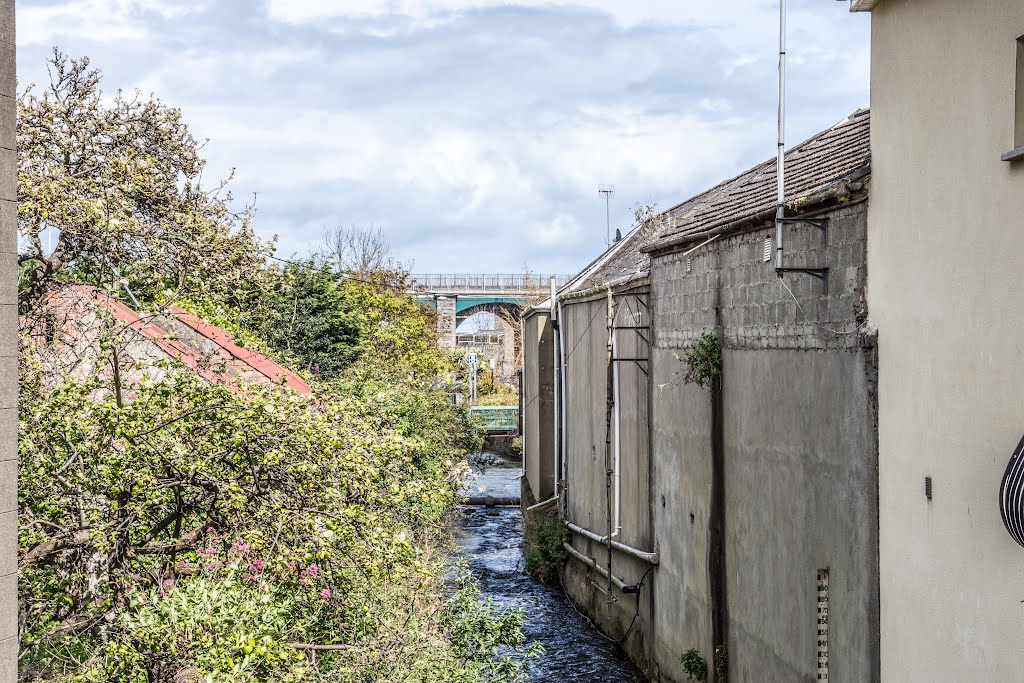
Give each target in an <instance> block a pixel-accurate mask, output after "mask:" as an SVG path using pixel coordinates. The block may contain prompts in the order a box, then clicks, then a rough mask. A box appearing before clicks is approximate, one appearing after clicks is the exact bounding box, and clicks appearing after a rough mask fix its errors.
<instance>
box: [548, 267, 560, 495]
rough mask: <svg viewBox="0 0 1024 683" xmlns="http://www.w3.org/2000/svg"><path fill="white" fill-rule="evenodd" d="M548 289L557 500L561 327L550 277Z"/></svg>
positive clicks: (553, 466) (553, 464)
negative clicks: (559, 338)
mask: <svg viewBox="0 0 1024 683" xmlns="http://www.w3.org/2000/svg"><path fill="white" fill-rule="evenodd" d="M548 287H549V289H550V298H549V299H548V317H549V318H550V319H551V328H552V333H553V339H552V354H553V355H552V358H551V362H552V363H554V369H555V377H554V390H555V396H554V398H555V399H556V400H555V401H554V402H553V403H552V409H553V410H554V413H555V414H554V415H553V417H554V419H553V420H552V422H553V425H552V427H553V429H554V433H553V434H552V437H553V438H552V441H551V459H552V462H551V477H552V478H553V479H554V480H555V481H554V489H553V490H554V494H555V496H554V497H555V498H558V494H559V481H558V479H559V476H558V475H559V472H558V470H559V457H558V455H559V453H558V444H559V436H560V435H559V429H558V422H559V417H560V416H559V414H558V412H559V411H558V401H557V398H558V395H559V393H560V392H561V389H562V387H561V382H559V379H558V357H559V355H560V353H559V343H558V334H557V332H558V328H559V327H561V325H559V320H558V306H557V305H556V300H555V299H556V297H557V295H558V290H557V288H556V286H555V278H554V277H552V278H551V279H550V280H548Z"/></svg>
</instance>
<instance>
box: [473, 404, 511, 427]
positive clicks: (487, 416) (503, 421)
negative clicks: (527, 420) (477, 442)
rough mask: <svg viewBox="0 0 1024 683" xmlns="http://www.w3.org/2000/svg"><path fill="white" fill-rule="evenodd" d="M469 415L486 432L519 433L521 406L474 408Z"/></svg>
mask: <svg viewBox="0 0 1024 683" xmlns="http://www.w3.org/2000/svg"><path fill="white" fill-rule="evenodd" d="M469 414H470V416H471V417H473V418H475V419H476V420H477V421H478V422H479V423H480V425H481V428H482V429H483V431H485V432H488V433H492V432H516V431H519V406H473V407H472V408H470V409H469Z"/></svg>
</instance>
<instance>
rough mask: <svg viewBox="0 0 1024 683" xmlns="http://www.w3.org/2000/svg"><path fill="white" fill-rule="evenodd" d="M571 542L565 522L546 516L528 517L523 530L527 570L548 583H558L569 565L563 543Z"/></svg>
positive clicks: (535, 515)
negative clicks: (567, 564) (561, 569)
mask: <svg viewBox="0 0 1024 683" xmlns="http://www.w3.org/2000/svg"><path fill="white" fill-rule="evenodd" d="M568 540H569V529H568V527H566V526H565V524H564V523H563V522H562V521H561V520H559V519H557V518H555V517H552V516H549V515H545V514H534V515H527V516H526V521H525V528H524V529H523V557H524V558H525V560H526V571H528V572H529V573H530V574H531V575H533V576H534V577H536V578H537V579H539V580H541V581H543V582H545V583H554V582H555V581H556V580H557V579H558V570H559V568H561V566H562V564H563V563H564V562H565V556H566V552H565V548H563V547H562V544H563V543H566V542H568Z"/></svg>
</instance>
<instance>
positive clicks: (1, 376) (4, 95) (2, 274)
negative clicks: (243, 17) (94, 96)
mask: <svg viewBox="0 0 1024 683" xmlns="http://www.w3.org/2000/svg"><path fill="white" fill-rule="evenodd" d="M15 78H16V73H15V49H14V0H0V263H2V265H0V297H2V299H0V683H6V682H7V681H11V682H12V683H13V681H16V680H17V679H18V566H17V563H18V552H17V546H18V408H17V405H18V349H17V346H18V336H17V335H18V306H17V303H18V294H17V282H18V262H17V256H16V254H17V224H18V207H17V167H18V158H17V154H16V153H15V147H14V145H15V132H14V131H15V110H16V106H15V87H16V86H15Z"/></svg>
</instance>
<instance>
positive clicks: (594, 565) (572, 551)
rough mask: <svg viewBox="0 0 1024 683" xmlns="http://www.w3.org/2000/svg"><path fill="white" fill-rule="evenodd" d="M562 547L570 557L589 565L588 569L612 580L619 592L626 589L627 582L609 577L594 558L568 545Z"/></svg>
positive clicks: (615, 577) (564, 544)
mask: <svg viewBox="0 0 1024 683" xmlns="http://www.w3.org/2000/svg"><path fill="white" fill-rule="evenodd" d="M562 547H563V548H565V552H567V553H569V554H570V555H572V556H573V557H575V558H576V559H577V560H579V561H580V562H582V563H583V564H585V565H587V566H588V567H590V568H591V569H593V570H594V571H596V572H597V573H598V574H600V575H601V576H603V577H604V578H606V579H608V578H610V579H611V582H612V583H613V584H615V587H616V588H618V589H619V590H623V589H624V588H625V587H626V582H625V581H623V580H622V579H620V578H619V577H617V576H609V574H608V570H607V569H605V568H604V567H602V566H601V565H599V564H598V563H597V561H596V560H594V558H592V557H587V556H586V555H584V554H583V553H581V552H580V551H579V550H576V548H573V547H572V546H571V545H569V544H568V543H562Z"/></svg>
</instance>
